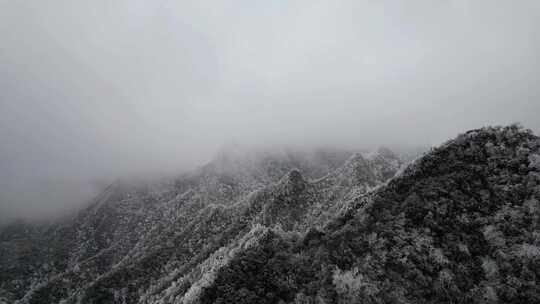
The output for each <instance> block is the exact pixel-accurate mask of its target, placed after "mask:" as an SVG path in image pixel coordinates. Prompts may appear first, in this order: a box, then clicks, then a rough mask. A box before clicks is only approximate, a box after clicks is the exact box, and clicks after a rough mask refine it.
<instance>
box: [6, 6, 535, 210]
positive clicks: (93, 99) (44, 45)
mask: <svg viewBox="0 0 540 304" xmlns="http://www.w3.org/2000/svg"><path fill="white" fill-rule="evenodd" d="M539 54H540V2H539V1H535V0H531V1H525V0H523V1H502V0H501V1H495V0H476V1H464V0H444V1H442V0H441V1H433V0H423V1H330V0H328V1H314V0H310V1H285V0H276V1H267V0H265V1H263V0H242V1H201V0H199V1H195V0H194V1H141V0H129V1H128V0H103V1H101V0H94V1H73V0H66V1H54V0H51V1H26V0H17V1H10V0H0V220H1V219H2V218H7V217H13V216H21V215H22V216H35V215H54V214H55V213H58V212H59V210H60V209H59V208H62V210H64V209H65V208H64V207H65V206H77V205H78V204H80V203H79V202H80V201H82V200H83V198H88V197H91V196H92V195H93V193H94V191H95V188H96V187H95V186H89V185H93V182H94V181H96V180H98V181H99V180H103V179H112V178H116V177H120V176H129V175H147V174H150V173H162V172H165V173H173V172H180V171H183V170H185V169H186V168H190V167H193V166H194V165H197V164H200V163H201V162H204V161H206V160H208V159H209V158H210V157H211V156H212V154H213V153H214V152H215V150H216V149H217V148H218V147H219V146H221V145H222V144H223V143H224V142H228V141H230V140H231V139H234V140H236V141H238V142H241V143H248V144H251V145H260V144H265V145H271V144H294V145H298V144H300V145H339V146H346V147H356V146H362V147H366V146H376V145H379V144H386V145H432V144H437V143H440V142H441V141H443V140H445V139H447V138H449V137H452V136H454V135H456V134H457V133H458V132H462V131H465V130H467V129H470V128H476V127H480V126H482V125H486V124H507V123H511V122H521V123H522V124H523V125H524V126H525V127H528V128H531V129H533V130H534V131H535V132H538V131H539V130H540V119H538V114H540V101H539V98H538V97H539V93H540V85H539V80H540V55H539Z"/></svg>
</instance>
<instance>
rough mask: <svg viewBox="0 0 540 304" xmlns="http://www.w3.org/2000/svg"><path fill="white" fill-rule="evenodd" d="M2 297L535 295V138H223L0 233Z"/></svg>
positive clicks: (178, 299) (539, 145) (340, 299)
mask: <svg viewBox="0 0 540 304" xmlns="http://www.w3.org/2000/svg"><path fill="white" fill-rule="evenodd" d="M0 241H1V243H0V254H1V255H0V256H1V261H0V292H1V293H0V297H2V298H3V299H4V300H3V301H4V302H7V303H148V304H150V303H161V304H164V303H537V302H540V287H539V286H540V284H538V280H540V139H539V138H538V137H537V136H535V135H533V134H532V133H531V132H530V131H526V130H523V129H520V128H519V127H516V126H509V127H497V128H483V129H478V130H473V131H469V132H467V133H464V134H462V135H459V136H458V137H457V138H456V139H453V140H450V141H448V142H447V143H445V144H444V145H442V146H441V147H439V148H436V149H433V150H431V151H430V152H428V153H427V154H425V155H423V156H422V157H420V158H417V159H416V160H415V161H414V162H413V163H411V164H409V165H408V166H406V168H405V167H404V164H403V162H402V161H401V159H400V157H398V156H396V155H395V154H394V153H392V152H391V151H390V150H388V149H379V150H378V151H375V152H373V153H367V154H366V153H364V154H362V153H350V152H339V151H330V150H327V151H318V152H316V153H263V152H257V153H244V152H241V151H234V152H233V153H229V152H227V151H223V152H222V153H220V154H219V155H218V156H217V157H216V158H215V159H214V160H213V161H212V162H210V163H209V164H208V165H206V166H203V167H201V168H200V169H198V170H195V171H194V172H191V173H189V174H185V175H183V176H181V177H179V178H177V179H174V180H168V181H164V182H163V181H162V182H159V183H154V184H151V183H139V184H136V183H135V184H134V183H116V184H114V185H111V186H110V187H109V188H108V189H107V190H106V191H104V192H103V193H102V194H101V195H100V196H99V197H97V198H96V200H95V201H94V202H93V203H92V205H90V206H89V207H88V208H87V209H85V210H83V211H82V212H80V214H78V215H77V216H76V217H74V218H72V219H69V220H66V221H64V222H61V223H56V224H54V225H46V226H35V225H30V224H25V223H22V222H19V223H14V224H13V225H11V226H8V227H5V228H3V230H2V231H1V232H0Z"/></svg>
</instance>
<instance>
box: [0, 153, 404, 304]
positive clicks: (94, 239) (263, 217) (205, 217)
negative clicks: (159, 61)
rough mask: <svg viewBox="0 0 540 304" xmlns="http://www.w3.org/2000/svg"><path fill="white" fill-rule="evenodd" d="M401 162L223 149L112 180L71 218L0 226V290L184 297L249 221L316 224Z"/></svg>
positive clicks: (54, 296)
mask: <svg viewBox="0 0 540 304" xmlns="http://www.w3.org/2000/svg"><path fill="white" fill-rule="evenodd" d="M400 165H401V162H400V160H399V159H398V158H397V157H395V155H391V154H383V153H375V154H373V155H370V158H369V159H365V158H363V157H362V156H361V155H360V154H357V153H356V154H355V153H350V152H346V151H337V150H335V151H334V150H317V151H315V152H309V153H307V152H298V151H296V152H290V151H289V152H286V151H281V152H271V153H270V152H264V151H257V152H254V151H251V152H246V151H238V150H235V149H232V150H231V149H229V150H224V151H221V152H220V153H218V155H217V156H216V158H215V159H214V160H213V161H211V162H210V163H209V164H207V165H205V166H203V167H201V168H199V169H198V170H195V171H194V172H191V173H188V174H185V175H183V176H180V177H178V178H176V179H173V180H167V181H160V182H156V183H145V182H118V183H115V184H113V185H111V186H110V187H108V188H107V189H106V190H105V191H104V192H103V193H102V194H100V195H99V196H98V197H97V198H96V199H95V201H94V202H93V203H92V204H91V205H90V206H89V207H88V208H86V209H85V210H83V211H82V212H80V213H79V214H78V215H77V216H76V217H74V218H72V219H69V220H65V221H63V222H60V223H56V224H54V225H44V226H34V225H29V224H25V223H22V222H21V223H14V224H12V225H10V226H9V227H6V228H4V229H3V230H2V232H1V234H0V240H1V242H2V243H1V247H0V250H1V253H2V260H1V262H0V267H1V269H0V273H1V274H0V284H1V285H0V288H1V292H2V294H1V296H3V297H4V298H6V299H8V300H9V301H15V300H17V301H18V303H58V302H60V301H67V303H70V302H77V301H79V300H80V301H82V303H92V302H93V303H108V302H111V303H116V302H118V303H122V301H126V302H127V303H137V302H141V303H153V301H154V299H157V298H160V297H162V296H163V293H165V292H166V291H169V293H170V294H169V296H168V298H171V299H172V297H173V295H174V297H178V296H182V295H183V294H184V293H185V292H186V291H187V289H188V287H189V286H191V285H192V284H193V283H194V282H196V281H197V280H199V279H200V276H201V275H203V274H204V273H202V272H201V270H200V269H201V267H203V265H204V263H205V261H207V260H208V259H209V258H211V257H212V256H213V255H215V254H216V252H218V251H219V250H220V248H221V250H224V249H223V248H227V247H228V246H229V247H230V246H231V244H237V243H238V242H240V241H241V240H242V239H245V238H246V234H247V233H248V232H249V231H250V230H251V229H252V228H253V227H258V226H260V225H262V226H265V227H280V229H283V230H284V231H296V232H299V233H302V232H305V231H306V230H307V229H308V228H310V227H322V226H323V224H324V223H325V222H326V221H328V220H329V219H330V218H331V217H332V215H333V214H335V213H337V212H338V211H339V209H340V208H341V207H342V206H343V205H344V203H345V202H346V201H347V200H349V199H351V198H352V197H355V196H357V195H358V194H360V193H365V192H367V191H368V190H369V189H372V188H373V187H375V186H377V185H379V184H381V183H382V182H384V181H385V179H387V178H388V177H389V176H388V175H389V174H392V172H393V173H395V172H397V169H398V168H399V166H400ZM179 280H180V281H181V283H179ZM174 287H175V288H174ZM171 288H172V289H171ZM171 290H174V292H171ZM120 299H122V300H120Z"/></svg>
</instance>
